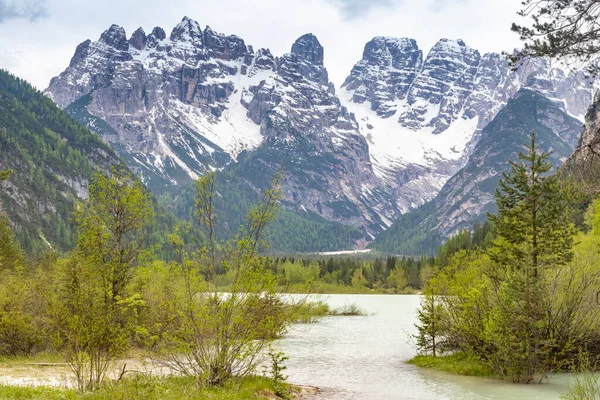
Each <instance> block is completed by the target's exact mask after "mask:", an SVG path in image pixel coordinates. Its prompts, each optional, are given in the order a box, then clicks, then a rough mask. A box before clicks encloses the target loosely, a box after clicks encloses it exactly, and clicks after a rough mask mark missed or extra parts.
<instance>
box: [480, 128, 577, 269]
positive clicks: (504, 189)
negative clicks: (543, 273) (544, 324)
mask: <svg viewBox="0 0 600 400" xmlns="http://www.w3.org/2000/svg"><path fill="white" fill-rule="evenodd" d="M526 147H527V153H526V154H524V153H519V162H513V161H511V162H510V164H511V166H512V167H511V172H510V173H508V174H507V173H506V172H505V173H503V178H502V179H500V182H499V188H498V189H497V190H496V204H497V205H498V214H497V215H492V214H489V215H488V219H489V220H490V221H491V222H492V223H493V224H494V225H495V233H496V240H494V242H493V244H492V246H491V250H490V252H489V253H490V256H491V258H492V260H494V261H495V262H496V263H498V264H500V265H521V266H523V268H527V269H528V274H529V275H531V277H533V278H536V277H537V276H538V275H539V273H540V269H541V268H548V267H556V266H560V265H565V264H566V263H567V262H569V261H570V260H571V259H572V258H573V251H572V247H573V234H574V227H573V225H572V223H571V222H570V220H569V214H568V201H567V199H566V198H565V196H564V194H563V191H562V190H561V187H560V182H559V181H558V179H557V177H556V176H554V175H549V172H550V171H551V170H552V168H553V166H552V163H551V162H550V161H549V160H548V158H549V156H550V154H551V153H544V152H541V153H540V152H539V149H538V148H537V147H536V143H535V132H532V133H531V142H530V144H528V145H526Z"/></svg>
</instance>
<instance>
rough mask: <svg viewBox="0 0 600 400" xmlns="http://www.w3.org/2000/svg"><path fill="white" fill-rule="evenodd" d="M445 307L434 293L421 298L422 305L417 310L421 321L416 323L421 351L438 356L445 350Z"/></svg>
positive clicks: (416, 338)
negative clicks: (443, 329) (443, 326)
mask: <svg viewBox="0 0 600 400" xmlns="http://www.w3.org/2000/svg"><path fill="white" fill-rule="evenodd" d="M442 313H443V308H442V305H441V303H440V302H439V301H438V300H437V299H436V296H435V295H433V294H426V295H425V296H423V298H422V299H421V306H420V307H419V310H418V311H417V319H418V320H419V323H417V324H415V327H416V328H417V331H418V333H417V334H416V335H414V338H415V340H416V344H417V348H418V349H419V352H421V353H424V354H429V353H431V355H433V356H434V357H437V355H438V354H439V353H440V351H441V350H443V339H442V337H441V322H442Z"/></svg>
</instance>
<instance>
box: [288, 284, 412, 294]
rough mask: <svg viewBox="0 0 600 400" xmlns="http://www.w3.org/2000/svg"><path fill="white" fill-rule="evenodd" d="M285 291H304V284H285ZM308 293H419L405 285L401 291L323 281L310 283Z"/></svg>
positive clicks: (305, 289) (305, 288) (305, 287)
mask: <svg viewBox="0 0 600 400" xmlns="http://www.w3.org/2000/svg"><path fill="white" fill-rule="evenodd" d="M285 291H286V292H288V293H306V291H307V285H306V284H295V285H291V286H286V287H285ZM310 293H312V294H419V293H420V292H419V291H418V290H415V289H413V288H411V287H407V288H405V289H403V290H402V291H398V290H395V289H384V288H373V289H371V288H369V287H367V286H343V285H336V284H332V283H325V282H315V283H313V284H311V285H310Z"/></svg>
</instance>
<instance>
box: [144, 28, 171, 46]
mask: <svg viewBox="0 0 600 400" xmlns="http://www.w3.org/2000/svg"><path fill="white" fill-rule="evenodd" d="M166 38H167V34H166V33H165V31H164V29H163V28H161V27H160V26H157V27H155V28H154V29H152V33H151V34H149V35H148V37H147V38H146V47H148V48H154V47H156V45H157V44H158V42H160V41H162V40H165V39H166Z"/></svg>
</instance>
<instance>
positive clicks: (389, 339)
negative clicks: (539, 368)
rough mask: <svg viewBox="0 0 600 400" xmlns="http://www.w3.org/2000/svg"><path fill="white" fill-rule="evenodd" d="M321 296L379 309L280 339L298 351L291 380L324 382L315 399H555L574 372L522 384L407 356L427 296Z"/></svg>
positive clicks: (333, 302) (300, 329)
mask: <svg viewBox="0 0 600 400" xmlns="http://www.w3.org/2000/svg"><path fill="white" fill-rule="evenodd" d="M321 298H322V299H323V300H325V301H327V303H329V304H330V305H331V306H333V307H337V306H341V305H344V304H351V303H354V304H357V305H359V306H360V307H361V308H362V309H364V310H366V311H367V312H369V313H372V314H373V315H370V316H365V317H327V318H324V319H323V320H322V321H321V322H319V323H317V324H310V325H298V326H294V327H293V328H292V329H291V330H290V332H289V334H288V335H287V336H286V337H285V338H284V339H283V340H281V341H280V342H279V343H278V348H280V349H281V350H282V351H284V352H285V353H286V356H288V357H289V358H290V359H289V360H288V361H287V362H286V365H287V367H288V369H287V371H285V372H286V374H287V375H289V379H288V381H289V382H290V383H295V384H299V385H312V386H318V387H319V388H322V389H323V393H322V394H320V395H319V396H317V397H316V398H315V399H341V400H344V399H358V400H384V399H385V400H391V399H419V400H435V399H453V400H454V399H457V400H484V399H514V400H521V399H522V400H525V399H527V400H530V399H531V400H533V399H540V400H549V399H553V400H554V399H558V398H559V394H560V393H561V392H562V391H565V390H566V388H567V385H568V383H569V381H570V380H571V379H572V377H570V376H568V375H562V376H554V377H551V378H550V379H549V381H548V382H547V383H543V384H541V385H516V384H512V383H508V382H502V381H498V380H492V379H485V378H474V377H465V376H457V375H452V374H447V373H443V372H438V371H432V370H426V369H422V368H417V367H415V366H412V365H408V364H406V363H405V361H406V360H408V359H410V358H412V357H413V356H414V355H415V354H416V350H415V347H414V345H413V344H412V343H410V341H409V336H410V335H411V334H414V333H415V331H416V329H415V327H414V323H415V322H416V311H417V308H418V305H419V296H416V295H414V296H412V295H411V296H401V295H399V296H391V295H327V296H323V297H321Z"/></svg>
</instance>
